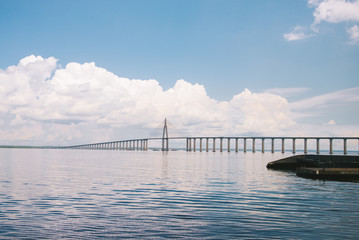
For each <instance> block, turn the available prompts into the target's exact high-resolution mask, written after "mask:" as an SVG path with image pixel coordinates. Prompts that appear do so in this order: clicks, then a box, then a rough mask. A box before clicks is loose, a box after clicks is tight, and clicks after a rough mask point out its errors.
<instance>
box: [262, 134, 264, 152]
mask: <svg viewBox="0 0 359 240" xmlns="http://www.w3.org/2000/svg"><path fill="white" fill-rule="evenodd" d="M262 153H264V138H262Z"/></svg>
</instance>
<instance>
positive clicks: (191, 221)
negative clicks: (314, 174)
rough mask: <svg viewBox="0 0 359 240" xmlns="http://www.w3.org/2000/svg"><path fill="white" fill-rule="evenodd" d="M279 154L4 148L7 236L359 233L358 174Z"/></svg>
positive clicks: (1, 195) (0, 196)
mask: <svg viewBox="0 0 359 240" xmlns="http://www.w3.org/2000/svg"><path fill="white" fill-rule="evenodd" d="M281 157H283V155H282V154H279V153H276V154H271V153H265V154H262V153H246V154H244V153H233V152H232V153H204V152H203V153H199V152H197V153H187V152H181V151H178V152H169V153H162V152H116V151H90V150H82V151H81V150H26V149H0V236H1V237H3V238H16V239H21V238H27V239H28V238H33V239H46V238H50V239H54V238H56V239H58V238H76V239H85V238H86V239H87V238H91V239H93V238H130V237H133V238H156V239H157V238H168V237H179V238H186V239H187V238H208V239H233V238H253V239H261V238H263V239H264V238H284V239H287V238H295V239H312V238H313V237H317V238H330V239H342V238H352V239H355V238H357V236H358V234H359V202H358V199H359V191H358V186H359V185H358V183H350V182H334V181H319V180H310V179H303V178H298V177H296V176H295V174H294V173H292V172H278V171H268V170H267V169H266V167H265V166H266V164H267V162H269V161H272V160H275V159H279V158H281Z"/></svg>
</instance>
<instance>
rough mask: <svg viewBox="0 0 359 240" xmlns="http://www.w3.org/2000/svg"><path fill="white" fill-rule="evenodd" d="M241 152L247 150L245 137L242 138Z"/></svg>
mask: <svg viewBox="0 0 359 240" xmlns="http://www.w3.org/2000/svg"><path fill="white" fill-rule="evenodd" d="M243 152H247V138H243Z"/></svg>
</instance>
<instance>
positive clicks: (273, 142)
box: [272, 138, 274, 153]
mask: <svg viewBox="0 0 359 240" xmlns="http://www.w3.org/2000/svg"><path fill="white" fill-rule="evenodd" d="M272 153H274V138H272Z"/></svg>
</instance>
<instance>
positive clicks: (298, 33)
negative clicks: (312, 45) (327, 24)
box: [283, 26, 314, 41]
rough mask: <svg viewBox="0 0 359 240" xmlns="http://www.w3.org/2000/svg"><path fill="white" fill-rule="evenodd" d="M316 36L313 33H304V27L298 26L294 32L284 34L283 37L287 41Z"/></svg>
mask: <svg viewBox="0 0 359 240" xmlns="http://www.w3.org/2000/svg"><path fill="white" fill-rule="evenodd" d="M312 36H314V35H313V34H306V33H304V28H303V27H301V26H296V27H295V28H294V29H293V31H292V32H290V33H285V34H283V37H284V38H285V39H286V40H287V41H297V40H302V39H305V38H309V37H312Z"/></svg>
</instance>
